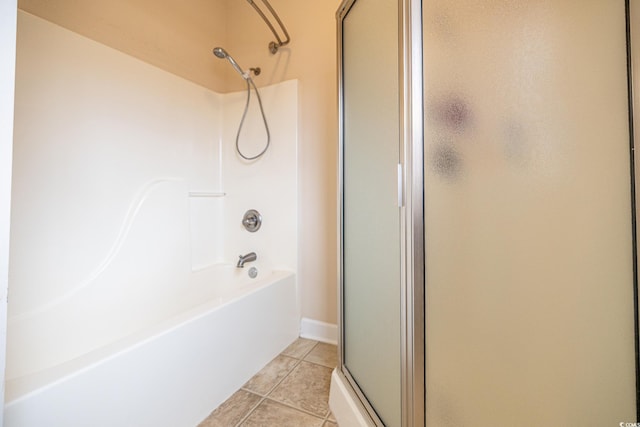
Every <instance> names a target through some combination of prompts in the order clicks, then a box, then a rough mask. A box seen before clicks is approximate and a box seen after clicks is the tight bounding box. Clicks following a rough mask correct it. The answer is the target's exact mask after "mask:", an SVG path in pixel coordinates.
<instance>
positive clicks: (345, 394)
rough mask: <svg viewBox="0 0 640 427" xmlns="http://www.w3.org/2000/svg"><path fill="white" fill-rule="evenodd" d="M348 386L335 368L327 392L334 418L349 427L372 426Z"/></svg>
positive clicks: (339, 423)
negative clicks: (329, 388)
mask: <svg viewBox="0 0 640 427" xmlns="http://www.w3.org/2000/svg"><path fill="white" fill-rule="evenodd" d="M349 390H350V386H349V385H348V384H347V383H346V382H345V379H344V377H343V376H342V375H340V374H339V373H338V370H337V369H334V370H333V373H332V374H331V390H330V392H329V408H331V412H332V413H333V416H334V417H335V418H336V421H337V422H338V425H341V426H349V427H372V426H373V424H371V423H370V422H368V421H367V419H368V417H367V416H366V415H365V414H364V413H363V412H362V411H361V409H360V406H359V405H358V404H357V403H356V401H355V397H354V396H353V394H352V393H351V392H350V391H349Z"/></svg>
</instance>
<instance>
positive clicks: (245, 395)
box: [198, 390, 262, 427]
mask: <svg viewBox="0 0 640 427" xmlns="http://www.w3.org/2000/svg"><path fill="white" fill-rule="evenodd" d="M260 399H262V398H261V397H260V396H258V395H256V394H253V393H249V392H248V391H244V390H238V391H237V392H235V393H234V394H233V395H232V396H231V397H230V398H229V399H227V400H226V401H225V402H224V403H223V404H222V405H220V406H218V408H216V410H215V411H213V412H212V413H211V415H209V416H208V417H207V418H206V419H205V420H204V421H202V422H201V423H200V424H198V427H229V426H235V425H236V424H237V423H238V422H240V420H242V418H244V416H245V415H246V414H247V413H248V412H249V411H250V410H251V409H253V407H255V406H256V405H257V404H258V402H260Z"/></svg>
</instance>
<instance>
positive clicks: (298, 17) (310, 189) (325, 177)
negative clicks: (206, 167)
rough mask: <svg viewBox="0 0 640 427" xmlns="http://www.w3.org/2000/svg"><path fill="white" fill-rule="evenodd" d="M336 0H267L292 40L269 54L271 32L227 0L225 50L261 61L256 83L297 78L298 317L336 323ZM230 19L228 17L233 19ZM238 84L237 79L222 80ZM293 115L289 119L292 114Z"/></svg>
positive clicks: (252, 62) (244, 60)
mask: <svg viewBox="0 0 640 427" xmlns="http://www.w3.org/2000/svg"><path fill="white" fill-rule="evenodd" d="M339 4H340V1H338V0H322V1H317V0H300V1H287V0H273V1H271V5H272V6H273V7H274V9H275V10H276V11H277V12H278V15H279V16H280V18H281V19H282V21H283V23H284V24H285V26H286V27H287V30H288V32H289V34H290V36H291V43H290V44H289V45H287V46H286V47H283V48H280V51H279V52H278V53H276V54H275V55H272V54H271V53H270V52H269V51H268V48H267V45H268V44H269V42H270V41H271V40H273V39H274V38H273V35H272V34H271V32H270V31H269V29H268V28H267V26H266V25H265V23H264V22H263V21H262V19H261V18H260V17H259V16H258V15H257V14H256V13H255V11H254V10H253V9H252V8H251V7H249V6H248V5H247V4H246V2H244V1H231V2H229V3H228V4H227V12H228V14H229V22H230V25H229V26H228V29H227V30H228V32H227V40H228V44H229V45H228V50H229V52H231V53H232V55H233V56H234V58H235V59H236V60H237V61H238V62H239V63H240V65H241V66H243V67H246V68H248V67H256V66H259V67H261V68H262V74H261V75H260V76H258V77H256V79H255V80H256V82H257V84H258V85H259V86H261V85H268V84H272V83H274V82H277V81H281V80H287V79H292V78H296V79H298V81H299V96H300V98H299V103H300V110H299V111H300V112H299V117H298V120H299V123H300V129H299V135H300V142H299V148H298V162H299V170H298V182H299V198H300V204H299V218H300V221H299V224H300V226H299V231H298V236H299V278H300V285H301V289H302V296H301V297H302V316H303V317H305V318H309V319H314V320H319V321H322V322H327V323H331V324H335V323H337V293H338V291H337V268H338V266H337V259H338V258H337V247H338V243H337V227H338V225H337V214H336V212H337V209H338V208H337V200H338V198H337V173H338V172H337V159H338V151H337V149H338V142H337V138H338V131H337V128H338V112H337V108H338V107H337V105H338V104H337V82H336V78H337V72H336V67H337V66H336V60H337V55H336V20H335V12H336V10H337V9H338V5H339ZM231 23H232V24H231ZM228 84H229V87H230V88H234V89H239V88H241V87H242V81H241V80H240V79H238V78H235V79H232V80H228ZM291 120H292V121H293V120H294V118H291Z"/></svg>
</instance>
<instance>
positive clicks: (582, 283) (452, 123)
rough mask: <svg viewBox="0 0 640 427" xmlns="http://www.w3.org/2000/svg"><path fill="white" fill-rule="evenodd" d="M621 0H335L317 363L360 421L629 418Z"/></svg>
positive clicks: (631, 188)
mask: <svg viewBox="0 0 640 427" xmlns="http://www.w3.org/2000/svg"><path fill="white" fill-rule="evenodd" d="M639 7H640V5H639V4H638V2H636V1H627V2H625V1H622V0H620V1H610V0H588V1H583V2H571V1H568V0H567V1H557V0H535V1H507V0H482V1H477V0H463V1H456V2H451V1H446V0H432V1H427V2H421V1H412V0H405V1H399V2H397V3H396V2H376V1H372V0H348V1H345V2H343V3H342V5H341V7H340V9H339V10H338V14H337V16H338V35H339V51H340V52H339V54H340V55H339V60H340V74H339V76H340V106H341V110H340V115H341V130H340V136H341V149H340V152H341V219H342V222H341V286H340V288H341V292H340V294H341V319H340V328H341V337H340V356H341V360H340V366H339V368H338V372H337V373H336V376H334V382H340V383H341V384H343V385H344V386H345V387H346V389H348V390H349V392H348V393H346V394H345V395H346V398H345V399H350V400H351V401H352V408H354V411H358V412H359V414H360V416H359V419H360V420H362V423H361V424H363V425H367V424H371V425H385V426H414V425H415V426H418V425H427V426H436V427H442V426H461V425H478V426H489V425H500V426H503V425H504V426H506V425H527V426H529V425H530V426H541V425H603V426H604V425H620V423H634V422H636V421H638V412H637V411H638V408H637V406H638V404H637V402H638V391H637V390H638V374H637V372H638V359H637V358H638V356H637V349H638V332H637V329H638V309H637V305H638V303H637V297H638V295H637V250H636V238H635V237H636V236H635V234H636V227H635V218H636V213H635V209H636V208H635V181H634V174H635V172H634V159H633V98H632V91H631V87H632V80H633V72H632V63H633V60H634V59H635V57H636V55H634V54H633V49H638V45H639V43H640V41H639V42H635V43H634V44H633V45H632V42H633V41H634V36H635V33H634V32H633V30H634V28H631V24H630V23H631V22H633V21H634V20H633V19H631V16H635V15H637V14H638V10H637V9H638V8H639ZM636 22H637V19H636ZM636 30H637V29H636ZM632 48H633V49H632ZM335 389H337V388H335V387H334V390H335ZM332 393H333V390H332ZM335 406H336V407H337V406H339V405H335ZM337 412H340V410H338V411H337ZM340 421H341V419H340V414H338V422H340Z"/></svg>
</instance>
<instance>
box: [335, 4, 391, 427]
mask: <svg viewBox="0 0 640 427" xmlns="http://www.w3.org/2000/svg"><path fill="white" fill-rule="evenodd" d="M346 11H347V13H346V16H344V17H343V20H342V27H341V29H342V31H341V36H342V37H341V38H342V61H341V86H342V104H341V106H342V108H341V110H342V126H341V128H342V144H341V145H342V189H343V198H342V263H341V265H342V298H341V300H342V318H341V319H342V322H341V324H342V337H343V339H342V351H343V353H342V367H341V369H342V370H343V371H344V372H345V373H346V375H348V376H349V378H350V379H351V381H352V384H353V385H354V387H355V388H357V389H358V390H359V391H360V392H361V394H362V400H363V401H364V402H366V403H365V404H370V406H371V407H372V409H373V412H374V413H375V414H377V416H378V417H379V418H380V419H381V420H382V422H383V423H384V424H385V425H387V426H390V427H394V426H400V422H401V420H400V419H401V403H400V402H401V393H400V385H401V378H400V375H401V367H400V362H401V340H400V333H401V330H400V321H401V317H400V303H401V296H400V288H401V287H400V279H401V276H400V275H401V271H400V265H401V260H400V244H401V243H400V207H399V206H398V162H399V158H400V128H399V120H400V116H399V92H398V84H399V79H398V4H397V2H393V1H379V0H357V1H355V2H352V3H351V4H350V6H349V8H348V9H347V10H346Z"/></svg>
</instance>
